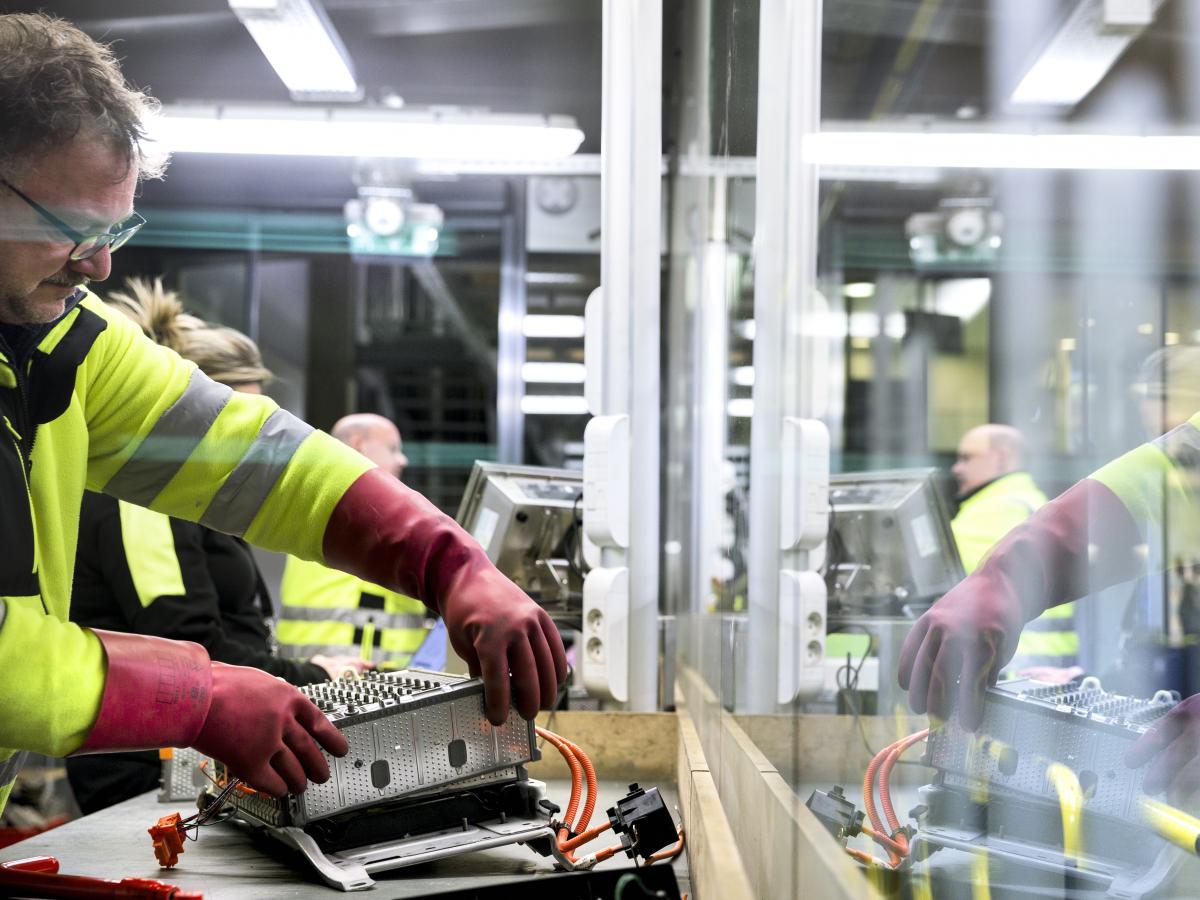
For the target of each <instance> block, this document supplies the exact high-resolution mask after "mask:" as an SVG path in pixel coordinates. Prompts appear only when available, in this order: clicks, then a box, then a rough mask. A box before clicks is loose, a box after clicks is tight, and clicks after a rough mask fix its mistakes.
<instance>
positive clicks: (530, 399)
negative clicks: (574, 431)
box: [521, 394, 588, 416]
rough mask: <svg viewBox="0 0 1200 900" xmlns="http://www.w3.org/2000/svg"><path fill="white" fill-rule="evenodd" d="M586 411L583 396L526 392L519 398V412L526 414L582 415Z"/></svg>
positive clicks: (585, 401) (586, 407) (585, 413)
mask: <svg viewBox="0 0 1200 900" xmlns="http://www.w3.org/2000/svg"><path fill="white" fill-rule="evenodd" d="M587 411H588V405H587V400H586V399H585V398H583V397H576V396H559V395H554V394H526V395H525V396H524V397H522V398H521V412H523V413H525V415H527V416H584V415H587Z"/></svg>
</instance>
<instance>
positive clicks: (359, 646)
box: [275, 556, 429, 668]
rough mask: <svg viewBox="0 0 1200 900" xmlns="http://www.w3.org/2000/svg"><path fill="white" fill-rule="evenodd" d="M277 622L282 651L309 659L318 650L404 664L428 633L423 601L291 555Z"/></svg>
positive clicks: (396, 665) (397, 665) (389, 665)
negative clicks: (359, 655)
mask: <svg viewBox="0 0 1200 900" xmlns="http://www.w3.org/2000/svg"><path fill="white" fill-rule="evenodd" d="M279 596H280V600H281V601H282V602H281V605H280V610H279V618H278V619H277V620H276V623H275V637H276V639H277V640H278V641H279V652H280V653H281V654H282V655H284V656H294V657H303V658H305V659H307V658H309V657H312V656H316V655H317V654H318V653H323V654H327V655H338V656H343V655H345V656H350V655H357V654H361V656H362V658H363V659H366V660H369V661H371V662H374V663H378V664H379V665H381V666H384V667H386V668H403V667H404V666H406V665H408V661H409V660H410V659H411V658H412V655H413V653H415V652H416V650H417V648H418V647H420V646H421V641H423V640H424V639H425V635H426V633H427V631H428V629H426V627H425V620H426V619H427V617H428V616H429V610H427V609H426V608H425V604H424V603H422V602H421V601H420V600H414V599H413V598H412V597H406V596H404V595H403V594H398V593H396V592H395V591H389V590H388V589H387V588H383V587H380V586H379V585H377V584H371V583H370V582H369V581H363V580H362V579H361V578H358V577H357V576H354V575H350V574H349V573H347V572H341V571H339V570H337V569H330V568H327V567H326V566H322V565H320V564H319V563H315V562H308V561H306V560H303V559H297V558H296V557H294V556H289V557H288V561H287V565H286V566H285V567H284V570H283V583H282V584H281V585H280V588H279Z"/></svg>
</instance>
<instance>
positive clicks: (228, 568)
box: [71, 492, 329, 685]
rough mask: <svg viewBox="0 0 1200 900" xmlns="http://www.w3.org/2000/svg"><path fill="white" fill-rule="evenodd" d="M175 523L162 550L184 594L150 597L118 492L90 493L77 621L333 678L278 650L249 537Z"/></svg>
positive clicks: (308, 676)
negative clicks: (136, 567) (138, 573)
mask: <svg viewBox="0 0 1200 900" xmlns="http://www.w3.org/2000/svg"><path fill="white" fill-rule="evenodd" d="M169 522H170V534H171V537H172V538H173V540H174V546H173V547H172V548H157V549H158V552H160V553H164V552H165V553H173V555H174V557H175V558H176V559H177V560H178V562H179V573H180V575H181V576H182V578H183V586H184V590H185V593H183V594H163V595H159V596H153V597H145V596H143V595H140V594H139V592H138V589H137V588H136V587H135V585H134V577H133V575H132V573H131V572H130V568H129V563H128V559H127V553H133V554H136V553H139V552H146V550H147V548H144V547H139V546H138V545H137V542H138V541H139V540H143V539H144V537H143V536H137V535H126V534H124V533H123V532H122V528H121V517H120V507H119V504H118V502H117V501H116V500H114V499H113V498H112V497H108V496H105V495H103V494H96V493H91V492H88V493H87V494H86V495H85V496H84V500H83V508H82V510H81V514H80V522H79V549H78V555H77V557H76V560H75V583H74V587H73V589H72V593H71V621H73V622H76V623H77V624H79V625H84V626H86V627H88V628H101V629H106V630H108V631H127V632H133V633H136V634H152V635H157V636H159V637H165V638H173V639H175V640H182V641H195V642H196V643H198V644H202V645H203V646H204V648H205V649H206V650H208V654H209V656H210V657H212V658H213V659H214V660H216V661H217V662H223V663H229V664H231V665H238V666H252V667H254V668H256V669H263V670H264V671H267V672H270V673H271V674H272V675H278V676H280V677H282V678H284V679H285V680H286V681H289V682H291V683H292V684H298V685H299V684H311V683H313V682H317V681H325V680H327V679H328V677H329V676H328V675H327V674H326V672H325V670H324V669H322V668H321V667H320V666H316V665H313V664H312V663H310V662H306V661H304V660H298V659H280V658H279V657H277V656H275V655H274V654H273V653H272V649H271V632H270V627H269V625H268V616H269V615H270V612H271V600H270V596H269V594H268V592H267V588H266V585H265V584H264V583H263V580H262V575H261V573H260V572H259V571H258V566H257V565H256V564H255V562H254V557H253V555H252V554H251V552H250V548H249V547H248V546H247V545H246V543H245V542H244V541H242V540H241V539H239V538H235V537H230V536H229V535H226V534H221V533H220V532H217V531H212V530H211V529H208V528H205V527H203V526H201V525H196V524H193V523H191V522H185V521H183V520H181V519H174V518H172V519H170V520H169ZM162 536H163V537H165V532H164V533H163V535H162ZM143 604H145V605H143Z"/></svg>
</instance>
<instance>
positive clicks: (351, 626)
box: [276, 413, 428, 668]
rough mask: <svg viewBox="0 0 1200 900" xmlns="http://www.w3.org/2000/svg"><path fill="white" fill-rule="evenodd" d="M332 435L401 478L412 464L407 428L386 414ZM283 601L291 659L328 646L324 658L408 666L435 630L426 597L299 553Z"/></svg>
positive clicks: (363, 417) (361, 417)
mask: <svg viewBox="0 0 1200 900" xmlns="http://www.w3.org/2000/svg"><path fill="white" fill-rule="evenodd" d="M329 433H330V434H332V435H333V436H334V437H335V438H337V439H338V440H339V441H341V442H342V443H343V444H346V445H347V446H349V447H352V448H353V449H355V450H357V451H358V452H359V453H361V454H362V455H363V456H365V457H366V458H367V459H369V460H370V461H371V462H373V463H375V464H376V465H377V466H379V467H380V468H381V469H382V470H383V471H385V472H389V473H390V474H391V475H392V476H393V477H395V478H397V479H398V478H399V477H400V475H401V473H402V472H403V471H404V468H405V466H407V465H408V457H407V456H405V455H404V449H403V447H404V444H403V441H401V439H400V430H399V429H398V428H396V426H395V424H393V423H392V422H391V421H390V420H389V419H386V418H384V417H383V416H380V415H376V414H375V413H351V414H350V415H348V416H343V417H342V418H340V419H338V421H337V422H335V423H334V426H333V428H332V429H330V432H329ZM280 597H281V600H282V604H283V609H282V611H281V613H280V616H279V621H278V623H277V628H276V637H277V638H278V640H279V644H280V647H279V649H280V653H282V654H284V655H287V656H291V655H293V654H296V653H304V652H306V648H307V649H312V648H314V647H323V648H325V649H324V650H323V651H322V652H323V653H325V654H330V653H337V654H338V655H354V656H361V657H362V658H363V659H365V660H367V661H369V662H372V663H375V664H377V665H380V666H383V667H385V668H403V667H404V666H406V665H408V662H409V660H410V659H411V658H412V655H413V653H414V652H415V651H416V649H417V648H418V647H419V646H420V645H421V642H422V641H423V640H424V639H425V634H426V632H427V631H428V628H427V624H426V616H427V611H426V609H425V605H424V604H423V603H421V602H420V601H419V600H414V599H413V598H411V597H406V596H404V595H403V594H397V593H396V592H395V591H389V590H387V589H386V588H382V587H380V586H379V585H377V584H371V583H370V582H367V581H363V580H362V579H360V578H355V577H354V576H353V575H347V574H346V573H345V572H339V571H337V570H336V569H329V568H326V567H325V566H322V565H320V564H319V563H314V562H307V561H305V560H301V559H297V558H296V557H294V556H289V557H288V561H287V566H286V567H285V568H284V570H283V583H282V584H281V585H280Z"/></svg>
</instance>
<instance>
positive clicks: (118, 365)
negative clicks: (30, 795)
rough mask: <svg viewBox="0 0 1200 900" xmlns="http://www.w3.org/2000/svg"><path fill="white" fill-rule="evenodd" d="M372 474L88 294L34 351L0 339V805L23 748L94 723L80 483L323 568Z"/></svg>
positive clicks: (97, 673)
mask: <svg viewBox="0 0 1200 900" xmlns="http://www.w3.org/2000/svg"><path fill="white" fill-rule="evenodd" d="M371 467H372V466H371V463H370V462H369V461H367V460H366V459H365V458H363V457H362V456H360V455H359V454H357V453H355V452H354V451H353V450H351V449H350V448H348V447H346V446H345V445H344V444H342V443H340V442H339V441H336V440H334V439H333V438H331V437H329V436H328V435H326V434H323V433H321V432H318V431H315V430H314V429H312V428H311V427H310V426H308V425H306V424H305V423H304V422H302V421H300V420H299V419H297V418H296V417H295V416H292V415H291V414H289V413H287V412H285V411H283V410H281V409H279V408H278V406H276V404H275V403H274V402H273V401H272V400H270V399H269V398H267V397H263V396H254V395H250V394H241V393H235V392H233V391H232V390H230V389H229V388H228V387H225V386H223V385H219V384H217V383H216V382H214V381H212V380H211V379H209V378H208V377H207V376H205V375H204V374H203V373H201V372H200V371H199V370H198V369H197V368H196V367H195V366H194V365H193V364H192V363H189V362H186V361H184V360H183V359H181V358H180V357H179V356H178V355H176V354H175V353H174V352H172V351H171V350H168V349H166V348H164V347H160V346H158V345H157V344H155V343H154V342H153V341H151V340H149V339H148V338H146V337H144V336H143V335H142V333H141V331H140V330H139V329H138V328H137V326H135V325H134V324H133V322H131V321H130V320H129V319H128V318H126V317H125V316H124V315H122V314H121V313H119V312H115V311H112V310H110V309H108V308H107V307H106V306H105V305H104V303H102V302H101V301H100V300H99V299H98V298H97V297H95V296H94V295H91V294H86V293H85V292H83V291H80V292H79V293H78V295H77V298H76V302H75V305H74V306H73V307H72V308H71V309H70V310H69V311H68V312H67V313H66V315H64V316H63V317H62V318H61V319H59V320H58V321H57V322H54V323H52V324H51V325H49V326H44V327H42V328H41V329H40V332H39V333H38V335H37V338H36V345H35V347H34V348H33V349H32V350H31V351H29V352H28V354H27V355H22V356H21V358H17V354H16V353H14V352H13V349H12V348H11V346H9V343H8V342H7V341H5V340H0V498H2V501H3V502H2V504H0V808H2V807H3V804H4V801H5V800H6V799H7V796H8V793H9V790H10V789H11V783H12V781H13V779H14V778H15V777H16V772H17V770H18V769H19V767H20V760H21V756H22V755H23V754H21V753H18V752H16V751H26V750H31V751H36V752H39V753H46V754H49V755H53V756H60V755H64V754H67V753H70V752H71V751H73V750H75V749H77V748H78V747H79V746H80V745H81V744H82V743H83V742H84V740H85V739H86V737H87V734H88V732H89V730H90V729H91V726H92V724H93V722H94V721H95V719H96V716H97V714H98V712H99V708H100V699H101V697H102V694H103V691H104V682H105V677H106V668H105V667H106V662H105V656H104V652H103V650H102V648H101V646H100V642H99V640H98V639H97V638H96V636H95V635H94V634H93V633H92V632H90V631H89V630H87V629H85V628H81V627H79V626H77V625H74V624H72V623H71V622H69V621H68V618H69V617H68V610H69V605H70V596H71V577H72V572H73V569H74V560H75V545H76V539H77V536H78V526H79V507H80V501H81V499H82V497H83V491H84V489H85V487H86V488H89V489H92V490H97V491H102V492H104V493H107V494H110V495H112V496H115V497H117V498H119V499H122V500H127V501H129V502H131V503H135V504H138V505H141V506H147V507H149V508H151V509H154V510H157V511H159V512H162V513H166V514H168V515H172V516H177V517H179V518H183V519H188V520H190V521H194V522H200V523H201V524H203V525H206V526H208V527H210V528H213V529H215V530H218V531H224V532H227V533H229V534H236V535H239V536H244V537H245V538H246V540H248V541H250V542H252V543H254V544H257V545H259V546H261V547H266V548H268V549H272V550H277V551H283V552H287V553H292V554H294V555H296V556H299V557H301V558H304V559H314V560H321V559H322V540H323V537H324V532H325V526H326V523H327V522H328V520H329V516H330V514H331V513H332V511H333V509H334V507H335V506H336V505H337V502H338V500H339V499H340V498H341V497H342V495H343V494H344V493H345V492H346V490H347V489H348V488H349V487H350V485H351V484H353V483H354V481H355V480H356V479H357V478H358V477H359V476H361V475H362V474H363V473H364V472H366V471H367V470H368V469H370V468H371ZM6 748H7V749H6Z"/></svg>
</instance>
